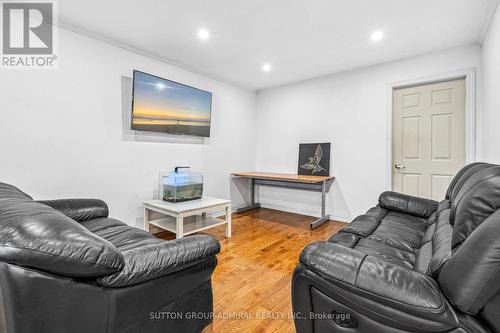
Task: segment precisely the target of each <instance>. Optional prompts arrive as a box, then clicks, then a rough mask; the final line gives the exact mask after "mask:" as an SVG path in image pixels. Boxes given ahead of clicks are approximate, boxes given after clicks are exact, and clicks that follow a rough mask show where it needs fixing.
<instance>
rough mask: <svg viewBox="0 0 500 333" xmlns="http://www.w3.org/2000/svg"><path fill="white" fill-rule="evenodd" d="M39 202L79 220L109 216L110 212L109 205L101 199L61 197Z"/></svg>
mask: <svg viewBox="0 0 500 333" xmlns="http://www.w3.org/2000/svg"><path fill="white" fill-rule="evenodd" d="M38 202H40V203H43V204H44V205H47V206H50V207H52V208H54V209H56V210H58V211H60V212H61V213H63V214H64V215H66V216H67V217H69V218H71V219H73V220H75V221H77V222H83V221H86V220H90V219H95V218H98V217H108V214H109V210H108V205H106V203H105V202H104V201H102V200H99V199H59V200H40V201H38Z"/></svg>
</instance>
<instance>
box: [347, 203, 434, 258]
mask: <svg viewBox="0 0 500 333" xmlns="http://www.w3.org/2000/svg"><path fill="white" fill-rule="evenodd" d="M427 225H428V220H427V219H424V218H420V217H416V216H413V215H408V214H404V213H399V212H393V211H390V210H387V209H384V208H381V207H374V208H371V209H370V210H369V211H368V212H367V213H366V214H364V215H360V216H358V217H357V218H355V219H354V220H353V221H352V222H351V223H350V224H349V225H348V226H347V227H345V228H344V229H343V230H342V231H341V233H350V234H354V235H357V236H359V237H361V238H369V239H372V240H374V241H377V242H380V243H383V244H385V245H387V246H390V247H393V248H396V249H399V250H402V251H407V252H413V253H416V252H417V251H418V249H419V248H420V246H421V245H422V238H423V236H424V234H425V231H426V229H427Z"/></svg>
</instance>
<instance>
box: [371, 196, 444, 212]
mask: <svg viewBox="0 0 500 333" xmlns="http://www.w3.org/2000/svg"><path fill="white" fill-rule="evenodd" d="M378 202H379V205H380V207H382V208H385V209H388V210H393V211H396V212H400V213H406V214H410V215H414V216H418V217H424V218H428V217H429V216H431V214H432V213H434V212H435V211H436V209H437V205H438V202H437V201H434V200H430V199H424V198H419V197H413V196H411V195H407V194H403V193H398V192H392V191H386V192H384V193H382V194H381V195H380V197H379V199H378Z"/></svg>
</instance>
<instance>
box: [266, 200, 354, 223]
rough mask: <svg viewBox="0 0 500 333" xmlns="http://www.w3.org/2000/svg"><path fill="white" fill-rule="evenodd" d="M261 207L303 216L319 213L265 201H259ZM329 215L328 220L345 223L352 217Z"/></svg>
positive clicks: (318, 215) (317, 215)
mask: <svg viewBox="0 0 500 333" xmlns="http://www.w3.org/2000/svg"><path fill="white" fill-rule="evenodd" d="M260 207H261V208H268V209H274V210H280V211H283V212H288V213H293V214H299V215H305V216H314V217H318V218H319V217H320V215H321V214H319V213H314V212H309V211H303V210H300V209H294V208H290V207H284V206H280V205H273V204H267V203H261V204H260ZM329 215H330V220H335V221H339V222H345V223H351V222H352V219H351V218H349V217H344V216H338V215H335V214H329Z"/></svg>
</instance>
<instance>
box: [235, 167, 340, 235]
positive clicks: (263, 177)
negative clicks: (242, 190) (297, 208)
mask: <svg viewBox="0 0 500 333" xmlns="http://www.w3.org/2000/svg"><path fill="white" fill-rule="evenodd" d="M231 175H232V176H233V177H240V178H249V179H251V181H252V186H251V188H250V191H251V194H250V198H251V199H250V200H251V202H250V204H249V205H248V206H245V207H242V208H240V209H238V210H237V212H238V213H241V212H244V211H247V210H250V209H254V208H259V207H260V204H259V203H258V202H255V185H265V186H277V187H286V188H294V189H300V190H309V191H315V192H321V217H320V218H319V219H318V220H316V221H314V222H312V223H311V224H310V225H309V227H310V228H311V229H314V228H316V227H317V226H319V225H321V224H323V223H325V222H326V221H328V220H329V219H330V217H329V216H328V215H326V211H325V210H326V209H325V199H326V193H327V192H328V190H329V185H331V183H332V182H333V180H334V179H335V177H332V176H305V175H295V174H284V173H269V172H235V173H232V174H231Z"/></svg>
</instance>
